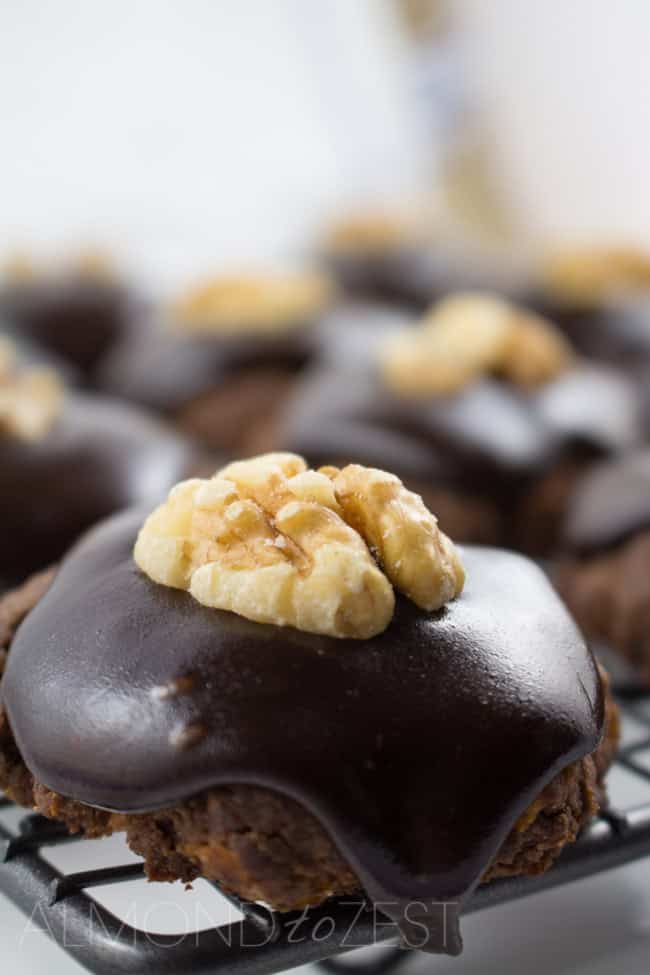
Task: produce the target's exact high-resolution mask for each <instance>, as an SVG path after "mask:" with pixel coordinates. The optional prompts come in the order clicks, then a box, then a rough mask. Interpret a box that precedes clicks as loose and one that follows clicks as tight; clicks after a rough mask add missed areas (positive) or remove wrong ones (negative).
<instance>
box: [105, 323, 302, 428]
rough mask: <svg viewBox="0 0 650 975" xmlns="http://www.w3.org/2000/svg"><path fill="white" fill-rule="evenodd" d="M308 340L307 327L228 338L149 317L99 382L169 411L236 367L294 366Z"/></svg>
mask: <svg viewBox="0 0 650 975" xmlns="http://www.w3.org/2000/svg"><path fill="white" fill-rule="evenodd" d="M313 343H314V337H313V335H312V330H311V328H310V326H309V325H305V326H297V327H295V328H292V329H290V330H289V331H287V332H284V333H281V334H278V335H275V336H264V335H240V336H234V335H225V334H223V335H222V334H218V333H215V334H196V333H192V332H190V331H188V330H185V331H183V330H182V329H181V328H180V327H178V328H174V327H173V326H172V325H170V324H169V323H167V324H162V323H161V322H160V321H156V320H154V319H150V320H149V321H147V322H146V323H144V322H143V323H142V325H141V327H140V328H139V329H138V330H133V332H131V333H129V334H128V335H127V336H126V337H125V339H124V340H123V341H122V342H120V343H119V344H118V345H117V346H116V348H115V349H114V350H113V352H112V353H111V355H110V356H109V357H108V358H107V360H106V362H105V364H104V366H103V368H102V370H101V374H100V378H99V381H100V385H101V386H102V388H104V389H106V390H107V391H108V392H110V393H113V394H114V395H117V396H120V397H123V398H124V399H128V400H131V401H132V402H136V403H141V404H142V405H144V406H147V407H150V408H151V409H154V410H156V411H158V412H162V413H166V414H169V415H172V414H175V413H177V412H178V411H179V410H180V409H182V407H183V406H185V405H186V404H187V403H189V402H190V401H192V400H193V399H195V398H196V397H198V396H201V395H202V394H203V393H206V392H209V391H210V390H212V389H214V388H215V387H218V385H219V383H220V382H221V381H223V380H224V379H225V378H227V377H231V376H233V375H235V374H236V373H237V371H238V370H243V369H248V368H251V367H258V366H271V367H279V368H285V369H289V370H291V371H293V370H296V369H298V368H300V366H302V365H304V364H305V362H306V361H307V360H308V359H309V358H310V356H311V355H312V353H313Z"/></svg>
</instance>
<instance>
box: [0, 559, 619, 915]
mask: <svg viewBox="0 0 650 975" xmlns="http://www.w3.org/2000/svg"><path fill="white" fill-rule="evenodd" d="M48 582H49V579H48V578H47V577H44V576H41V577H36V578H35V579H33V580H30V582H28V583H27V584H26V585H25V586H24V587H23V588H22V589H20V590H17V591H15V592H14V593H11V594H8V595H7V596H5V597H4V598H3V599H2V600H0V621H2V643H3V645H4V648H5V649H8V648H9V644H10V641H11V637H12V635H13V632H14V631H15V628H16V627H17V625H18V623H19V622H20V620H21V619H22V617H23V616H24V615H25V614H26V613H27V612H28V610H29V608H30V607H31V606H33V605H35V604H36V602H37V601H38V599H39V598H40V596H41V595H42V593H43V591H44V590H45V588H46V587H47V584H48ZM617 741H618V711H617V708H616V705H615V704H614V702H613V700H612V698H611V697H610V696H609V695H608V696H607V726H606V733H605V737H604V740H603V742H602V744H601V745H600V747H599V749H598V750H597V752H595V753H594V754H593V755H591V756H587V757H586V758H583V759H581V760H580V761H577V762H574V763H573V764H572V765H570V766H568V767H567V768H566V769H564V770H563V771H562V772H561V773H559V775H557V776H556V777H555V778H554V779H553V780H552V781H551V782H550V783H549V784H548V785H547V786H546V788H545V789H544V790H543V792H542V793H541V795H540V796H539V797H538V798H537V799H536V800H535V801H534V802H533V803H532V804H531V806H530V807H529V808H528V809H527V810H526V812H525V813H524V815H523V816H521V817H520V819H519V821H518V822H517V824H516V826H515V827H514V829H513V830H512V831H511V833H510V834H509V836H508V837H507V838H506V840H505V842H504V843H503V845H502V847H501V849H500V850H499V853H498V854H497V856H496V857H495V859H494V861H493V863H492V864H491V866H490V867H489V869H488V870H487V872H486V874H485V877H484V880H486V881H489V880H493V879H495V878H497V877H503V876H514V875H519V874H538V873H542V872H543V871H545V870H547V869H548V868H549V867H550V866H551V865H552V863H553V862H554V860H555V859H556V858H557V856H558V855H559V853H560V852H561V850H562V849H563V847H564V846H565V845H566V844H567V843H570V842H572V841H573V840H575V838H576V836H577V835H578V832H579V831H580V829H581V828H582V827H583V826H584V825H585V824H586V823H587V822H588V821H589V819H590V818H591V817H592V816H593V815H594V814H595V813H596V812H597V810H598V806H599V802H600V801H601V800H602V794H603V777H604V775H605V772H606V771H607V768H608V767H609V764H610V762H611V760H612V757H613V755H614V753H615V751H616V745H617ZM0 788H2V789H3V790H4V791H5V792H6V793H7V795H8V796H9V797H10V798H12V799H13V800H14V801H15V802H18V803H19V804H21V805H25V806H33V807H34V808H35V809H36V810H37V811H38V812H40V813H41V814H43V815H45V816H47V817H49V818H52V819H57V820H60V821H62V822H64V823H65V824H66V826H67V828H68V829H69V830H70V831H71V832H78V831H80V830H83V831H84V833H85V834H86V835H87V836H89V837H99V836H105V835H109V834H111V833H113V832H116V831H125V832H126V839H127V842H128V843H129V846H130V847H131V848H132V849H133V850H134V851H135V852H136V853H138V854H140V855H141V856H142V857H143V858H144V860H145V869H146V872H147V876H148V877H149V878H150V879H151V880H166V881H172V880H177V879H180V880H183V881H185V882H189V881H192V880H194V879H196V878H197V877H206V878H208V879H210V880H214V881H217V882H218V883H219V884H221V886H222V887H223V888H224V889H225V890H228V891H232V892H234V893H237V894H238V895H239V896H241V897H244V898H246V899H248V900H261V901H264V902H266V903H268V904H270V905H271V906H272V907H274V908H276V909H277V910H293V909H299V908H302V907H305V906H307V905H313V904H317V903H320V902H321V901H323V900H324V899H325V898H327V897H329V896H331V895H334V894H339V895H340V894H350V893H353V892H355V891H359V890H360V886H361V885H360V883H359V881H358V879H357V877H356V876H355V874H354V872H353V871H352V870H351V869H350V867H349V866H348V864H347V863H346V861H345V860H344V858H343V857H342V856H341V854H340V853H339V852H338V851H337V849H336V848H335V846H334V844H333V842H332V841H331V839H330V838H329V836H328V834H327V833H326V832H325V830H324V829H323V827H322V826H321V825H320V824H319V823H318V822H317V820H316V819H315V818H314V817H313V816H312V815H311V814H310V813H308V812H307V811H306V810H305V809H304V808H303V807H302V806H300V805H299V804H298V803H296V802H295V801H293V800H291V799H289V798H286V797H285V796H282V795H280V794H277V793H274V792H271V791H269V790H267V789H263V788H258V787H255V786H244V785H237V786H232V787H219V788H214V789H210V790H207V791H206V792H204V793H202V794H200V795H198V796H195V797H193V798H192V799H188V800H186V801H185V802H182V803H179V804H177V805H176V806H174V807H172V808H169V809H164V810H159V811H156V812H152V813H142V814H137V815H136V814H127V815H123V814H115V813H109V812H105V811H103V810H99V809H95V808H93V807H91V806H87V805H85V804H83V803H81V802H77V801H75V800H71V799H66V798H64V797H63V796H60V795H58V794H57V793H54V792H51V791H50V790H49V789H47V788H46V787H45V786H44V785H43V784H42V783H39V782H36V781H34V779H33V778H32V776H31V774H30V773H29V771H28V770H27V768H26V767H25V765H24V763H23V762H22V759H21V757H20V754H19V752H18V749H17V747H16V745H15V742H14V740H13V737H12V734H11V729H10V728H9V725H8V722H7V720H6V718H5V717H4V715H3V713H2V710H1V709H0Z"/></svg>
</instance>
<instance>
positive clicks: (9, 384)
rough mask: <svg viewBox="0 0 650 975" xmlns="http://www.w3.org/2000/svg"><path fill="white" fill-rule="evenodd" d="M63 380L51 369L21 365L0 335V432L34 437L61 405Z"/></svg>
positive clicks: (41, 433) (54, 417)
mask: <svg viewBox="0 0 650 975" xmlns="http://www.w3.org/2000/svg"><path fill="white" fill-rule="evenodd" d="M63 399H64V389H63V383H62V382H61V380H60V379H59V377H58V376H57V375H56V373H55V372H54V371H53V370H51V369H46V368H39V367H32V368H21V367H20V366H19V365H18V363H17V361H16V354H15V349H14V347H13V345H12V344H11V343H10V342H9V341H8V340H7V339H4V338H0V432H1V433H6V434H9V435H10V436H14V437H17V438H18V439H20V440H38V439H40V438H41V437H43V436H45V434H46V433H47V432H48V431H49V430H50V428H51V427H52V425H53V424H54V423H55V422H56V420H57V419H58V417H59V415H60V413H61V409H62V407H63Z"/></svg>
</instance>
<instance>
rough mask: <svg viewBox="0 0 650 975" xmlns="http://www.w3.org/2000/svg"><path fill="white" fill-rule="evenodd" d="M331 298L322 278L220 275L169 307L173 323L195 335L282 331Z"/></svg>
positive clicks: (329, 287) (313, 313)
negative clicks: (193, 332) (196, 333)
mask: <svg viewBox="0 0 650 975" xmlns="http://www.w3.org/2000/svg"><path fill="white" fill-rule="evenodd" d="M333 293H334V287H333V285H332V283H331V281H330V280H329V279H328V278H327V277H325V276H324V275H322V274H317V273H307V272H305V273H302V274H297V273H296V274H270V273H269V274H240V275H222V276H220V277H215V278H212V279H210V280H208V281H205V282H203V283H202V284H199V285H197V286H195V287H193V288H191V289H190V290H189V291H187V292H186V293H185V294H184V295H182V296H181V297H180V298H179V299H178V300H177V301H176V302H175V303H174V304H173V305H172V307H171V309H170V315H171V319H172V321H173V322H174V324H175V325H176V326H178V327H180V328H184V329H187V330H188V331H195V332H222V333H229V332H247V333H274V332H282V331H285V330H289V329H292V328H296V327H298V326H300V325H305V324H308V323H309V322H311V321H313V320H314V318H316V317H317V316H318V315H320V314H322V312H323V311H324V310H325V309H326V307H327V306H328V304H329V303H330V301H331V299H332V296H333Z"/></svg>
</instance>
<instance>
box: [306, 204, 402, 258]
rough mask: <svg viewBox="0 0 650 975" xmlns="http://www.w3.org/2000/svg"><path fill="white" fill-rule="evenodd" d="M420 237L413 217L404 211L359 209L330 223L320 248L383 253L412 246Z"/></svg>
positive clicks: (350, 252)
mask: <svg viewBox="0 0 650 975" xmlns="http://www.w3.org/2000/svg"><path fill="white" fill-rule="evenodd" d="M420 237H421V232H420V230H419V228H418V227H417V225H416V224H415V221H414V220H412V219H410V218H409V217H408V216H407V215H406V214H404V213H397V212H390V211H388V210H360V211H357V212H354V213H350V214H348V215H347V216H346V217H343V218H341V219H340V220H338V221H336V222H335V223H333V224H332V225H331V226H330V227H329V228H328V230H327V231H326V234H325V239H324V249H325V250H326V251H331V252H333V253H342V254H355V253H359V254H377V255H381V254H385V253H390V252H391V251H398V250H401V249H402V248H404V247H408V246H412V245H413V243H414V242H416V241H417V240H418V239H419V238H420Z"/></svg>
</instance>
